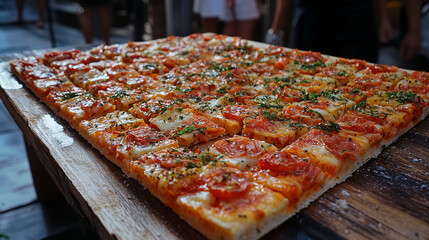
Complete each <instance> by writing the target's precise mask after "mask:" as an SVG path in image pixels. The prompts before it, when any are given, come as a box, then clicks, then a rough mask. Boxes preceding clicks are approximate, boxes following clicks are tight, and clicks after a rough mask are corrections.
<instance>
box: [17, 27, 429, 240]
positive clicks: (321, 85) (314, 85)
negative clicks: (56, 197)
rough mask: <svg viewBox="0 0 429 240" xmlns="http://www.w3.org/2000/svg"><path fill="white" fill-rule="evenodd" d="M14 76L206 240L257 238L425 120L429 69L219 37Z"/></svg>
mask: <svg viewBox="0 0 429 240" xmlns="http://www.w3.org/2000/svg"><path fill="white" fill-rule="evenodd" d="M257 45H258V46H257ZM10 66H11V70H12V71H13V72H14V73H15V75H16V76H17V77H18V78H19V79H20V80H21V81H22V82H23V83H24V84H25V85H26V86H27V87H28V88H29V89H30V90H31V91H33V92H34V94H35V95H36V96H37V97H39V98H40V99H41V100H42V101H43V102H45V103H46V104H47V105H48V106H49V107H50V108H51V109H52V110H53V111H54V112H55V113H56V114H58V115H59V116H60V117H62V118H63V119H65V120H66V121H67V122H68V123H69V124H70V126H71V127H73V128H74V129H76V130H77V131H78V132H79V134H80V135H81V136H83V137H84V138H85V139H86V140H87V141H88V142H89V143H90V144H91V145H92V146H93V147H94V148H96V149H98V150H99V151H100V152H101V153H102V154H103V155H104V156H105V157H106V158H107V159H108V160H110V161H112V162H113V163H115V164H116V165H117V166H119V167H120V168H121V169H122V170H123V172H124V173H126V174H127V175H128V176H129V177H131V178H133V179H135V180H136V181H138V182H139V183H141V184H142V185H143V186H144V187H146V188H148V189H149V190H150V191H151V193H152V194H153V195H154V196H156V197H157V198H159V199H160V201H162V202H163V203H164V204H165V205H166V206H168V207H170V208H172V209H173V210H174V211H175V212H176V213H177V214H178V215H179V216H180V217H181V218H183V219H184V220H185V221H186V222H188V223H189V224H190V225H191V226H192V227H194V228H196V229H197V230H198V231H200V232H201V233H202V234H204V235H205V236H207V237H208V238H210V239H256V238H259V237H261V236H263V235H264V234H265V233H267V232H269V231H270V230H272V229H273V228H275V227H276V226H278V225H280V224H281V223H283V222H284V221H286V219H288V218H290V217H291V216H293V215H294V214H295V213H296V212H297V211H299V210H301V209H302V208H304V207H306V206H307V205H308V204H309V203H310V202H311V201H312V200H314V199H316V198H317V197H318V196H320V195H321V194H323V193H324V192H325V191H326V190H327V189H329V188H331V187H333V186H334V185H335V184H337V183H339V182H341V181H343V180H344V179H346V178H347V177H349V176H350V175H351V174H352V173H353V172H354V171H355V170H356V169H357V168H359V167H360V166H361V165H362V164H364V163H365V162H366V161H368V160H369V159H370V158H371V157H375V156H377V155H378V154H379V153H380V151H381V150H382V148H383V147H384V146H387V145H389V144H391V143H392V142H393V141H394V140H395V139H396V138H398V137H399V136H400V135H401V134H403V133H405V132H406V131H407V130H409V129H410V128H411V127H413V126H414V125H415V124H416V123H417V122H419V121H420V120H422V119H424V118H425V117H426V115H427V114H428V111H429V107H428V104H429V73H427V72H411V71H405V70H401V69H398V68H397V67H393V66H386V65H379V64H371V63H367V62H365V61H362V60H357V59H343V58H336V57H331V56H325V55H322V54H320V53H317V52H311V51H300V50H297V49H294V50H291V49H285V48H281V47H277V46H271V45H263V44H256V43H252V42H248V41H245V40H243V39H240V38H237V37H228V36H224V35H216V34H193V35H190V36H188V37H183V38H182V37H174V36H173V37H168V38H166V39H160V40H156V41H150V42H129V43H127V44H119V45H111V46H107V45H101V46H98V47H95V48H93V49H90V50H88V51H79V50H76V49H73V50H67V51H60V52H48V53H46V54H45V55H44V56H42V57H25V58H21V59H17V60H12V61H11V62H10Z"/></svg>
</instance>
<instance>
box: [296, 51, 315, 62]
mask: <svg viewBox="0 0 429 240" xmlns="http://www.w3.org/2000/svg"><path fill="white" fill-rule="evenodd" d="M292 59H293V60H295V61H298V62H300V63H314V62H316V61H318V60H322V54H320V53H319V52H312V51H300V52H298V53H296V54H295V55H294V56H293V57H292Z"/></svg>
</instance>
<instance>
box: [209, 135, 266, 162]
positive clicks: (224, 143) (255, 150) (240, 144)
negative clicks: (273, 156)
mask: <svg viewBox="0 0 429 240" xmlns="http://www.w3.org/2000/svg"><path fill="white" fill-rule="evenodd" d="M212 147H213V148H215V149H216V150H218V151H219V152H222V153H225V154H226V156H228V157H230V158H235V157H243V156H247V157H250V158H253V157H256V156H258V155H261V154H263V153H264V151H263V150H262V149H261V147H260V144H259V141H258V140H254V139H250V138H246V137H234V138H230V139H226V140H219V141H217V142H216V143H215V144H213V146H212Z"/></svg>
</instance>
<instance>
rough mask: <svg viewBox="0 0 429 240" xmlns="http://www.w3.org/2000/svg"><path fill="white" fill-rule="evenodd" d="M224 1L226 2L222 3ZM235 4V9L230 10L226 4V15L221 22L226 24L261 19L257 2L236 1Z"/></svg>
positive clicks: (253, 0)
mask: <svg viewBox="0 0 429 240" xmlns="http://www.w3.org/2000/svg"><path fill="white" fill-rule="evenodd" d="M224 1H225V0H222V2H224ZM234 2H235V6H234V8H228V7H227V6H226V4H225V3H224V4H225V13H224V15H223V16H222V17H221V20H223V21H225V22H232V21H234V20H238V21H243V20H253V19H258V18H259V16H260V13H259V9H258V4H257V3H256V0H234ZM233 12H234V13H233Z"/></svg>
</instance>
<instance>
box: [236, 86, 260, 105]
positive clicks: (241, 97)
mask: <svg viewBox="0 0 429 240" xmlns="http://www.w3.org/2000/svg"><path fill="white" fill-rule="evenodd" d="M229 93H230V94H231V95H232V96H233V98H234V100H235V101H236V102H240V103H245V102H246V101H247V100H250V99H253V98H254V97H255V96H256V95H258V94H257V93H256V92H254V91H252V90H250V89H247V88H244V87H233V88H231V89H230V90H229Z"/></svg>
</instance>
